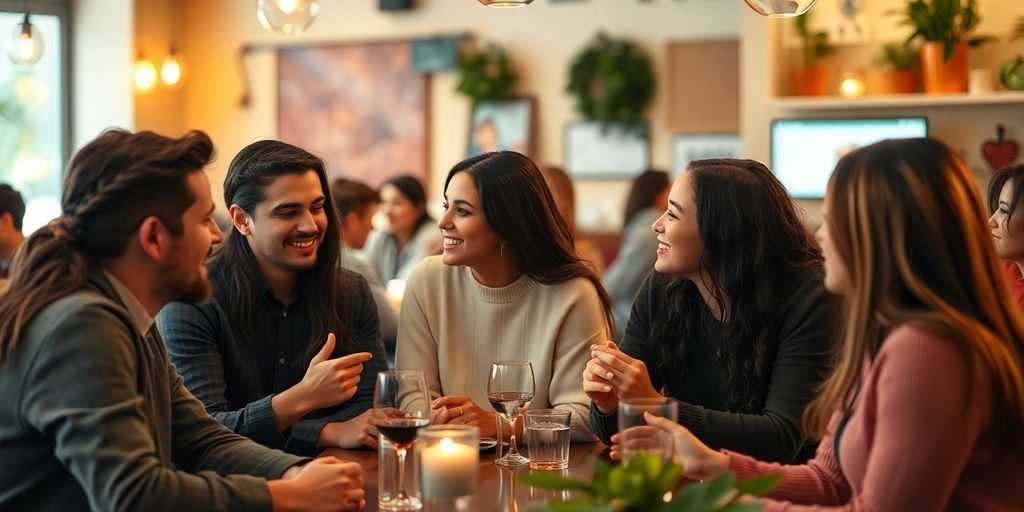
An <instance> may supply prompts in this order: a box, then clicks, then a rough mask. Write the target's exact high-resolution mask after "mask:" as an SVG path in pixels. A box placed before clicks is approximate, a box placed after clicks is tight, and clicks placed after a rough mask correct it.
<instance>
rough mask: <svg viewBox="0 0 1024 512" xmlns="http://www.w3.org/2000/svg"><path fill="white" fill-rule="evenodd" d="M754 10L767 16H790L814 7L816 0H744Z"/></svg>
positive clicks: (798, 14)
mask: <svg viewBox="0 0 1024 512" xmlns="http://www.w3.org/2000/svg"><path fill="white" fill-rule="evenodd" d="M745 1H746V2H747V5H749V6H750V8H751V9H753V10H754V11H755V12H757V13H758V14H760V15H762V16H768V17H769V18H792V17H794V16H800V15H801V14H803V13H805V12H807V11H808V10H810V8H811V7H814V4H815V3H817V1H818V0H745Z"/></svg>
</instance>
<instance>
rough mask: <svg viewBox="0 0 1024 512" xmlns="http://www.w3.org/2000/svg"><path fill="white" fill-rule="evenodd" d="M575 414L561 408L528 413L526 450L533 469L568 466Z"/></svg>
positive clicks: (556, 468)
mask: <svg viewBox="0 0 1024 512" xmlns="http://www.w3.org/2000/svg"><path fill="white" fill-rule="evenodd" d="M571 424H572V413H571V412H570V411H565V410H562V409H538V410H533V409H531V410H529V411H526V430H525V433H526V450H527V453H528V454H529V455H530V469H545V470H551V469H554V470H558V469H566V468H568V467H569V427H570V425H571Z"/></svg>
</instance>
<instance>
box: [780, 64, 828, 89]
mask: <svg viewBox="0 0 1024 512" xmlns="http://www.w3.org/2000/svg"><path fill="white" fill-rule="evenodd" d="M827 89H828V73H826V72H825V70H824V69H821V68H792V69H790V70H789V90H790V93H791V94H793V95H794V96H824V95H825V92H826V91H827Z"/></svg>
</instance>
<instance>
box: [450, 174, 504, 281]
mask: <svg viewBox="0 0 1024 512" xmlns="http://www.w3.org/2000/svg"><path fill="white" fill-rule="evenodd" d="M444 200H445V201H444V214H443V215H441V219H440V220H439V221H438V222H437V225H438V227H440V228H441V235H442V236H443V237H444V255H443V256H442V259H443V261H444V262H445V264H446V265H464V266H468V267H470V268H473V269H478V268H484V267H487V266H489V265H494V264H496V262H498V261H499V260H500V259H501V258H500V253H501V243H502V240H501V238H499V237H498V235H497V234H496V233H495V232H494V231H493V230H491V227H490V226H489V225H488V224H487V219H486V218H485V217H484V211H483V205H482V204H481V203H480V194H479V193H478V192H477V189H476V182H475V181H474V180H473V177H472V176H470V175H469V173H466V172H460V173H458V174H456V175H455V176H452V179H451V181H450V182H449V183H448V189H447V190H445V194H444Z"/></svg>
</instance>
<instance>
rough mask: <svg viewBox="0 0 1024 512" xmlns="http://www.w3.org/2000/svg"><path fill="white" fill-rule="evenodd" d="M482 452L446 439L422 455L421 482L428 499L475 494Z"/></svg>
mask: <svg viewBox="0 0 1024 512" xmlns="http://www.w3.org/2000/svg"><path fill="white" fill-rule="evenodd" d="M479 463H480V450H479V448H478V447H476V446H467V445H465V444H461V443H457V442H455V441H453V440H452V439H451V438H450V437H445V438H443V439H441V441H440V442H439V443H437V444H435V445H433V446H427V447H425V448H423V451H422V453H420V479H421V480H422V484H423V485H422V491H423V496H424V497H425V498H454V497H458V496H465V495H467V494H472V493H473V491H474V490H476V480H477V473H478V470H477V466H478V465H479Z"/></svg>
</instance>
